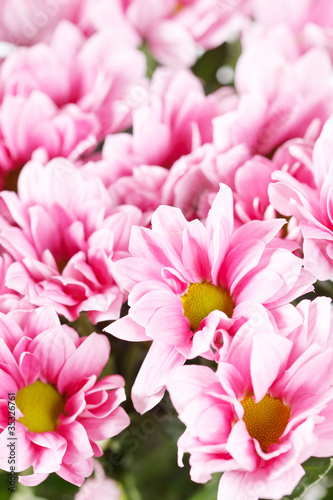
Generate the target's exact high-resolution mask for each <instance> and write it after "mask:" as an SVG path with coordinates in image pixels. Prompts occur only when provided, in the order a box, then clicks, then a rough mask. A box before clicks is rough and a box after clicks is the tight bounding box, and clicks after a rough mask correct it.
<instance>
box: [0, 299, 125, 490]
mask: <svg viewBox="0 0 333 500" xmlns="http://www.w3.org/2000/svg"><path fill="white" fill-rule="evenodd" d="M0 324H1V329H0V346H1V347H0V366H1V368H0V379H1V384H0V391H1V395H0V432H1V433H0V467H1V468H2V469H4V470H9V469H8V467H9V464H8V450H9V448H8V447H7V444H8V438H11V437H13V434H11V432H14V437H15V438H16V441H15V443H16V444H15V446H17V450H18V452H17V454H16V464H15V467H16V472H19V471H24V470H25V469H27V468H28V467H30V466H32V467H33V474H32V475H30V476H20V477H19V480H20V482H22V483H23V484H26V485H36V484H39V483H40V482H42V481H43V480H44V479H45V478H46V477H47V476H48V475H49V474H50V473H51V472H55V473H56V474H58V475H59V476H60V477H62V478H63V479H65V480H67V481H69V482H72V483H74V484H76V485H81V484H82V483H83V481H84V478H85V477H87V476H89V475H90V474H91V473H92V471H93V458H92V457H94V456H96V457H99V456H101V455H102V450H101V448H100V447H99V445H98V444H97V441H100V440H103V439H106V438H110V437H112V436H114V435H116V434H118V433H119V432H120V431H122V430H123V429H124V428H125V427H127V425H128V424H129V417H128V415H127V414H126V412H125V411H124V410H123V409H122V408H120V407H119V404H120V403H121V402H122V401H124V399H125V393H124V389H123V386H124V380H123V378H122V377H121V376H119V375H109V376H107V377H104V378H103V379H101V380H99V381H97V378H98V377H99V375H100V374H101V371H102V369H103V368H104V366H105V364H106V362H107V361H108V359H109V354H110V346H109V342H108V340H107V339H106V338H105V336H103V335H99V334H97V333H92V334H91V335H90V336H89V337H85V338H81V339H80V337H79V335H78V334H77V333H76V332H75V331H74V330H73V329H71V328H69V327H64V326H61V325H60V322H59V320H58V318H57V316H56V314H55V313H54V312H53V311H52V310H50V309H48V308H39V309H36V310H35V311H32V312H22V311H21V312H12V313H9V314H8V315H7V316H6V315H3V314H0ZM9 394H11V395H14V396H15V403H16V409H15V423H14V424H13V423H12V425H11V430H9V429H8V401H13V397H12V396H11V398H9ZM13 427H14V428H15V429H14V431H13V430H12V429H13Z"/></svg>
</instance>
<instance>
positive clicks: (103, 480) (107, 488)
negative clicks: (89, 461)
mask: <svg viewBox="0 0 333 500" xmlns="http://www.w3.org/2000/svg"><path fill="white" fill-rule="evenodd" d="M95 496H96V497H98V499H99V500H125V495H124V492H123V490H122V489H121V488H120V486H119V484H118V483H117V482H116V481H115V480H114V479H111V478H110V477H106V476H105V472H104V469H103V467H102V465H101V464H100V463H99V462H98V460H94V477H93V478H89V479H87V480H86V481H85V482H84V484H83V485H82V486H81V488H80V490H79V491H78V493H76V494H75V495H74V500H91V498H92V497H95Z"/></svg>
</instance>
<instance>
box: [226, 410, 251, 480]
mask: <svg viewBox="0 0 333 500" xmlns="http://www.w3.org/2000/svg"><path fill="white" fill-rule="evenodd" d="M227 451H228V452H229V453H230V455H231V456H232V457H233V458H234V459H235V460H236V461H237V462H238V464H239V465H240V467H241V468H242V469H245V470H248V471H254V470H255V468H256V467H257V464H258V457H257V455H256V453H255V449H254V446H253V442H252V438H251V436H250V435H249V433H248V431H247V429H246V426H245V423H244V422H243V421H242V420H239V421H238V422H236V424H235V425H234V426H233V427H232V429H231V432H230V434H229V437H228V442H227Z"/></svg>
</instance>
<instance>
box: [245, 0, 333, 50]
mask: <svg viewBox="0 0 333 500" xmlns="http://www.w3.org/2000/svg"><path fill="white" fill-rule="evenodd" d="M253 17H254V18H255V20H256V21H257V23H255V24H253V25H252V26H250V25H249V33H246V36H245V44H246V45H248V44H249V43H252V42H253V39H258V38H266V37H269V38H270V39H274V41H275V43H276V44H277V45H278V46H279V47H281V48H283V50H285V51H286V53H287V52H288V49H289V55H291V54H294V55H295V56H296V57H299V55H301V54H302V53H304V52H305V51H307V50H309V49H310V48H312V47H323V48H325V49H326V50H327V51H328V52H329V54H330V56H331V58H332V57H333V49H332V42H333V33H332V23H333V7H332V2H330V0H319V1H318V0H304V1H303V2H299V1H298V0H254V1H253ZM287 47H288V48H287Z"/></svg>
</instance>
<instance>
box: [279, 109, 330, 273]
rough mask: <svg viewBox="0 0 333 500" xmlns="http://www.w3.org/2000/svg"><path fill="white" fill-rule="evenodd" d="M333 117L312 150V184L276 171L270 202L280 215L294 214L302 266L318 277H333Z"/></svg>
mask: <svg viewBox="0 0 333 500" xmlns="http://www.w3.org/2000/svg"><path fill="white" fill-rule="evenodd" d="M332 137H333V119H332V118H330V119H329V120H328V121H327V122H326V124H325V126H324V128H323V130H322V133H321V135H320V137H319V139H318V140H317V141H316V143H315V145H314V149H313V174H314V183H315V184H314V185H313V184H310V185H309V184H308V182H304V180H306V179H302V180H303V182H302V180H297V179H295V178H293V177H292V176H291V175H290V174H289V173H286V172H275V173H274V175H273V180H274V181H276V182H274V183H272V184H271V185H270V188H269V196H270V200H271V203H272V204H273V205H274V207H275V208H276V209H277V210H278V211H279V212H280V213H281V214H282V215H286V216H291V215H292V216H294V217H295V218H296V220H297V221H298V223H299V226H300V229H301V231H302V235H303V238H304V244H303V252H304V265H305V267H306V268H307V269H308V270H309V271H310V272H312V274H313V275H314V276H315V277H316V278H317V279H319V280H327V279H333V207H332V189H333V166H332V159H333V147H332Z"/></svg>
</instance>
